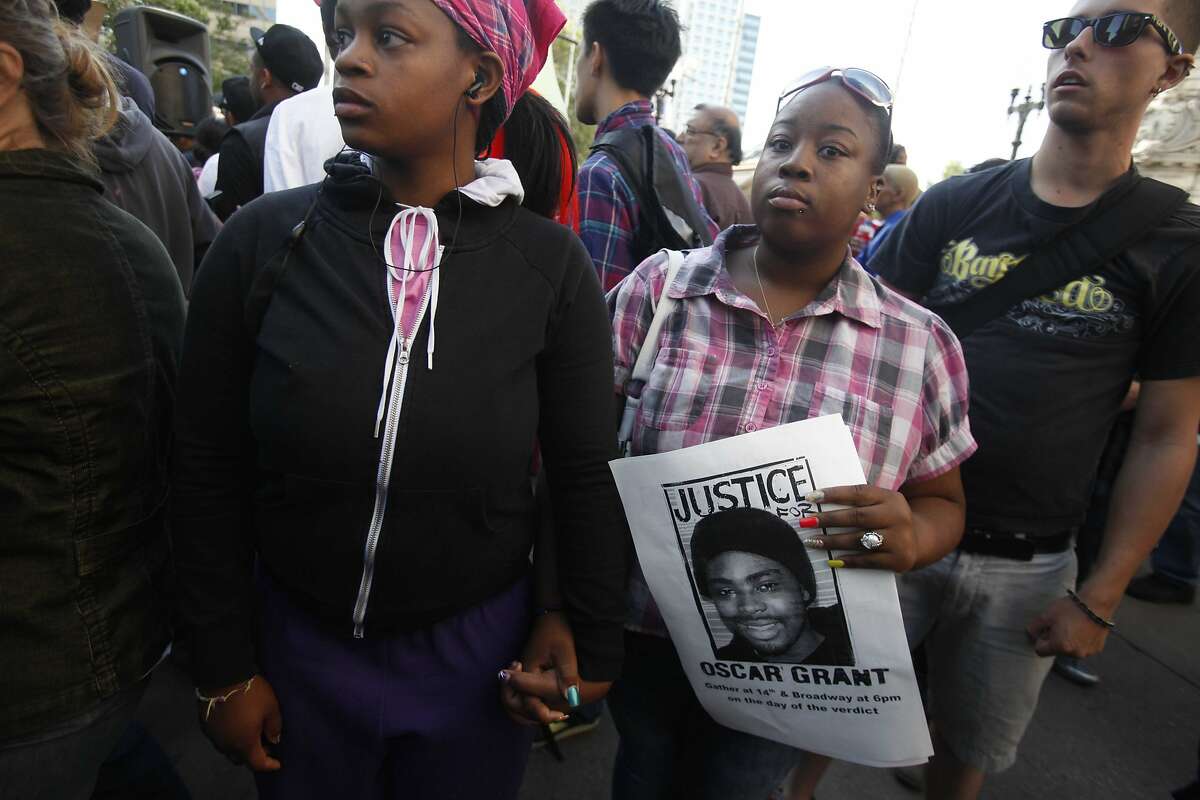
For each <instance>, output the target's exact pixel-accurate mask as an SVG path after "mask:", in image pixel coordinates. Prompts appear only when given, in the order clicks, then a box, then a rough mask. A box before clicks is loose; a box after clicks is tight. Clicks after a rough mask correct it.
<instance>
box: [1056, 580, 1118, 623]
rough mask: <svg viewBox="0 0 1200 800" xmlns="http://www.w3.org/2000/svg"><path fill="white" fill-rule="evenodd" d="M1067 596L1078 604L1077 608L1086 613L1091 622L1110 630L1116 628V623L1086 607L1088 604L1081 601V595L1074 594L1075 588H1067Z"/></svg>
mask: <svg viewBox="0 0 1200 800" xmlns="http://www.w3.org/2000/svg"><path fill="white" fill-rule="evenodd" d="M1067 597H1069V598H1071V599H1072V600H1074V601H1075V605H1077V606H1079V610H1080V611H1082V612H1083V613H1084V614H1087V618H1088V619H1090V620H1091V621H1092V622H1094V623H1096V624H1097V625H1099V626H1100V627H1102V628H1108V629H1109V630H1110V631H1112V630H1116V629H1117V623H1115V622H1110V621H1109V620H1106V619H1105V618H1104V617H1102V616H1100V615H1099V614H1097V613H1096V612H1095V611H1092V610H1091V609H1090V608H1088V604H1087V603H1085V602H1083V598H1082V597H1080V596H1079V595H1077V594H1075V590H1073V589H1067Z"/></svg>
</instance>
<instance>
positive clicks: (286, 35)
mask: <svg viewBox="0 0 1200 800" xmlns="http://www.w3.org/2000/svg"><path fill="white" fill-rule="evenodd" d="M250 38H251V39H253V40H254V47H255V48H256V49H257V50H258V56H259V58H261V59H262V62H263V64H264V65H266V68H267V69H269V70H271V75H273V76H274V77H276V78H278V79H279V80H280V81H281V82H283V84H284V85H285V86H288V87H290V88H291V89H292V91H294V92H306V91H308V90H309V89H312V88H313V87H314V86H316V85H317V84H318V83H320V82H321V74H322V73H323V72H324V71H325V65H324V64H323V63H322V62H321V54H320V53H319V52H318V51H317V46H316V45H315V44H313V41H312V39H309V38H308V36H306V35H305V34H304V32H303V31H301V30H300V29H299V28H293V27H292V26H291V25H272V26H271V27H270V28H268V29H267V30H266V31H265V32H264V31H263V30H262V29H261V28H251V29H250Z"/></svg>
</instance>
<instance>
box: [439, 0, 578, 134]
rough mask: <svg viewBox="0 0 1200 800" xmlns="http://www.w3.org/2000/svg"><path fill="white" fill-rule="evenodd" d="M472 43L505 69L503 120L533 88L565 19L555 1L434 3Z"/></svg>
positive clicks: (455, 0)
mask: <svg viewBox="0 0 1200 800" xmlns="http://www.w3.org/2000/svg"><path fill="white" fill-rule="evenodd" d="M433 4H434V5H436V6H437V7H438V8H440V9H441V10H442V11H443V12H445V14H446V16H448V17H450V19H452V20H453V21H454V23H455V24H456V25H458V26H459V27H460V28H462V29H463V30H464V31H466V32H467V35H468V36H470V37H471V40H472V41H474V42H475V44H477V45H479V46H480V47H482V48H483V49H484V50H491V51H492V52H494V53H495V54H496V55H498V56H500V61H501V63H502V64H503V65H504V80H503V86H504V117H505V118H506V119H507V118H508V115H509V113H510V112H511V111H512V107H513V105H514V104H515V103H516V102H517V99H518V98H519V97H520V96H521V95H523V94H525V90H526V89H528V88H529V87H530V86H531V85H533V81H534V79H535V78H536V77H537V75H538V73H539V72H541V70H542V65H543V64H545V63H546V57H547V55H548V53H549V51H550V45H551V43H553V42H554V37H555V36H558V32H559V31H561V30H562V28H563V25H565V24H566V23H567V18H566V17H565V16H563V13H562V11H560V10H559V8H558V6H557V5H555V3H554V0H433Z"/></svg>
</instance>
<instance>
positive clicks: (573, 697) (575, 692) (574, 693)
mask: <svg viewBox="0 0 1200 800" xmlns="http://www.w3.org/2000/svg"><path fill="white" fill-rule="evenodd" d="M567 705H569V706H570V707H571V708H578V707H579V687H578V686H568V687H567Z"/></svg>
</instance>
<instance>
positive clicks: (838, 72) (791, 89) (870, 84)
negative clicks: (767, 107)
mask: <svg viewBox="0 0 1200 800" xmlns="http://www.w3.org/2000/svg"><path fill="white" fill-rule="evenodd" d="M833 78H837V79H838V80H840V81H841V82H842V85H843V86H845V87H846V88H847V89H849V90H850V91H852V92H854V93H855V94H857V95H858V96H859V97H861V98H863V99H864V100H866V101H867V102H868V103H870V104H871V105H873V106H878V107H879V108H882V109H884V110H886V111H887V113H888V118H889V119H890V118H891V116H892V90H891V89H889V88H888V85H887V84H886V83H884V82H883V78H881V77H879V76H878V75H876V74H875V73H874V72H869V71H867V70H865V69H859V68H858V67H846V68H845V69H838V68H837V67H821V68H820V69H814V70H813V71H811V72H807V73H805V74H804V75H801V76H800V77H799V78H797V79H796V80H795V81H793V82H792V83H791V84H790V85H789V86H788V88H787V89H784V91H783V93H782V94H780V95H779V102H777V103H776V104H775V113H776V114H778V113H779V109H781V108H783V104H784V103H786V102H787V101H788V100H791V99H792V98H793V97H795V96H796V95H798V94H800V92H803V91H804V90H805V89H807V88H809V87H811V86H816V85H817V84H818V83H824V82H825V81H828V80H831V79H833Z"/></svg>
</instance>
